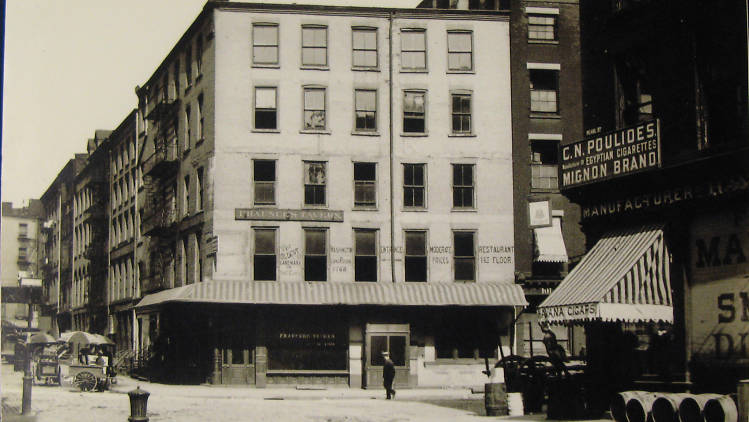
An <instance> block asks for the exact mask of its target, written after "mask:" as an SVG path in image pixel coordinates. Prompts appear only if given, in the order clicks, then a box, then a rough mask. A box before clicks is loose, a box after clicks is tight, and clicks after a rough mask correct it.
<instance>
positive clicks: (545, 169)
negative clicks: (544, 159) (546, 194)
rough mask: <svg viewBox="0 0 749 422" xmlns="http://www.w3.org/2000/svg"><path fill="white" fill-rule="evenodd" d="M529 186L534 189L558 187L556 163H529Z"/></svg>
mask: <svg viewBox="0 0 749 422" xmlns="http://www.w3.org/2000/svg"><path fill="white" fill-rule="evenodd" d="M531 187H532V188H534V189H559V168H558V166H557V165H556V164H533V165H531Z"/></svg>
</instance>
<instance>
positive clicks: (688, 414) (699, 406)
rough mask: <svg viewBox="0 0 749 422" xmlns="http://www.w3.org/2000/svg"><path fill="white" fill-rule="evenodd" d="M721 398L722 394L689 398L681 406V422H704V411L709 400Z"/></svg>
mask: <svg viewBox="0 0 749 422" xmlns="http://www.w3.org/2000/svg"><path fill="white" fill-rule="evenodd" d="M717 397H720V394H697V395H694V396H692V397H687V398H685V399H684V400H682V401H681V404H680V405H679V420H680V421H681V422H704V421H705V419H704V417H703V415H702V411H703V409H704V408H705V403H707V401H708V400H710V399H714V398H717Z"/></svg>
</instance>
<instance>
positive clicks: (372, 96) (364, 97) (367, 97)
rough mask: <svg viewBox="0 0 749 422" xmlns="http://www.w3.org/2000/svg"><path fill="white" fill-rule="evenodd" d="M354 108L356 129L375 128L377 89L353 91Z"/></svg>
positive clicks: (373, 129) (372, 129)
mask: <svg viewBox="0 0 749 422" xmlns="http://www.w3.org/2000/svg"><path fill="white" fill-rule="evenodd" d="M354 109H355V113H356V118H355V123H354V125H355V129H356V130H357V131H376V130H377V91H375V90H371V89H357V90H355V91H354Z"/></svg>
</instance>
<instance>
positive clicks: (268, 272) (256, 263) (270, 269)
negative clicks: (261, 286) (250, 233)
mask: <svg viewBox="0 0 749 422" xmlns="http://www.w3.org/2000/svg"><path fill="white" fill-rule="evenodd" d="M254 232H255V254H254V255H253V258H252V267H253V269H254V274H255V276H254V277H255V280H275V279H276V229H275V228H262V229H259V228H258V229H254Z"/></svg>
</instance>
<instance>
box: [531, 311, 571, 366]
mask: <svg viewBox="0 0 749 422" xmlns="http://www.w3.org/2000/svg"><path fill="white" fill-rule="evenodd" d="M538 326H539V327H541V331H542V332H543V333H544V339H543V340H542V341H543V343H544V346H546V354H547V355H549V361H550V362H551V364H552V365H554V371H555V372H556V373H557V375H562V372H564V375H566V376H569V375H570V372H569V371H568V370H567V366H566V365H565V364H564V361H565V360H567V354H566V353H565V351H564V348H563V347H562V346H561V345H560V344H559V343H557V336H556V335H555V334H554V332H553V331H551V328H549V326H548V324H542V323H540V322H539V323H538Z"/></svg>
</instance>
